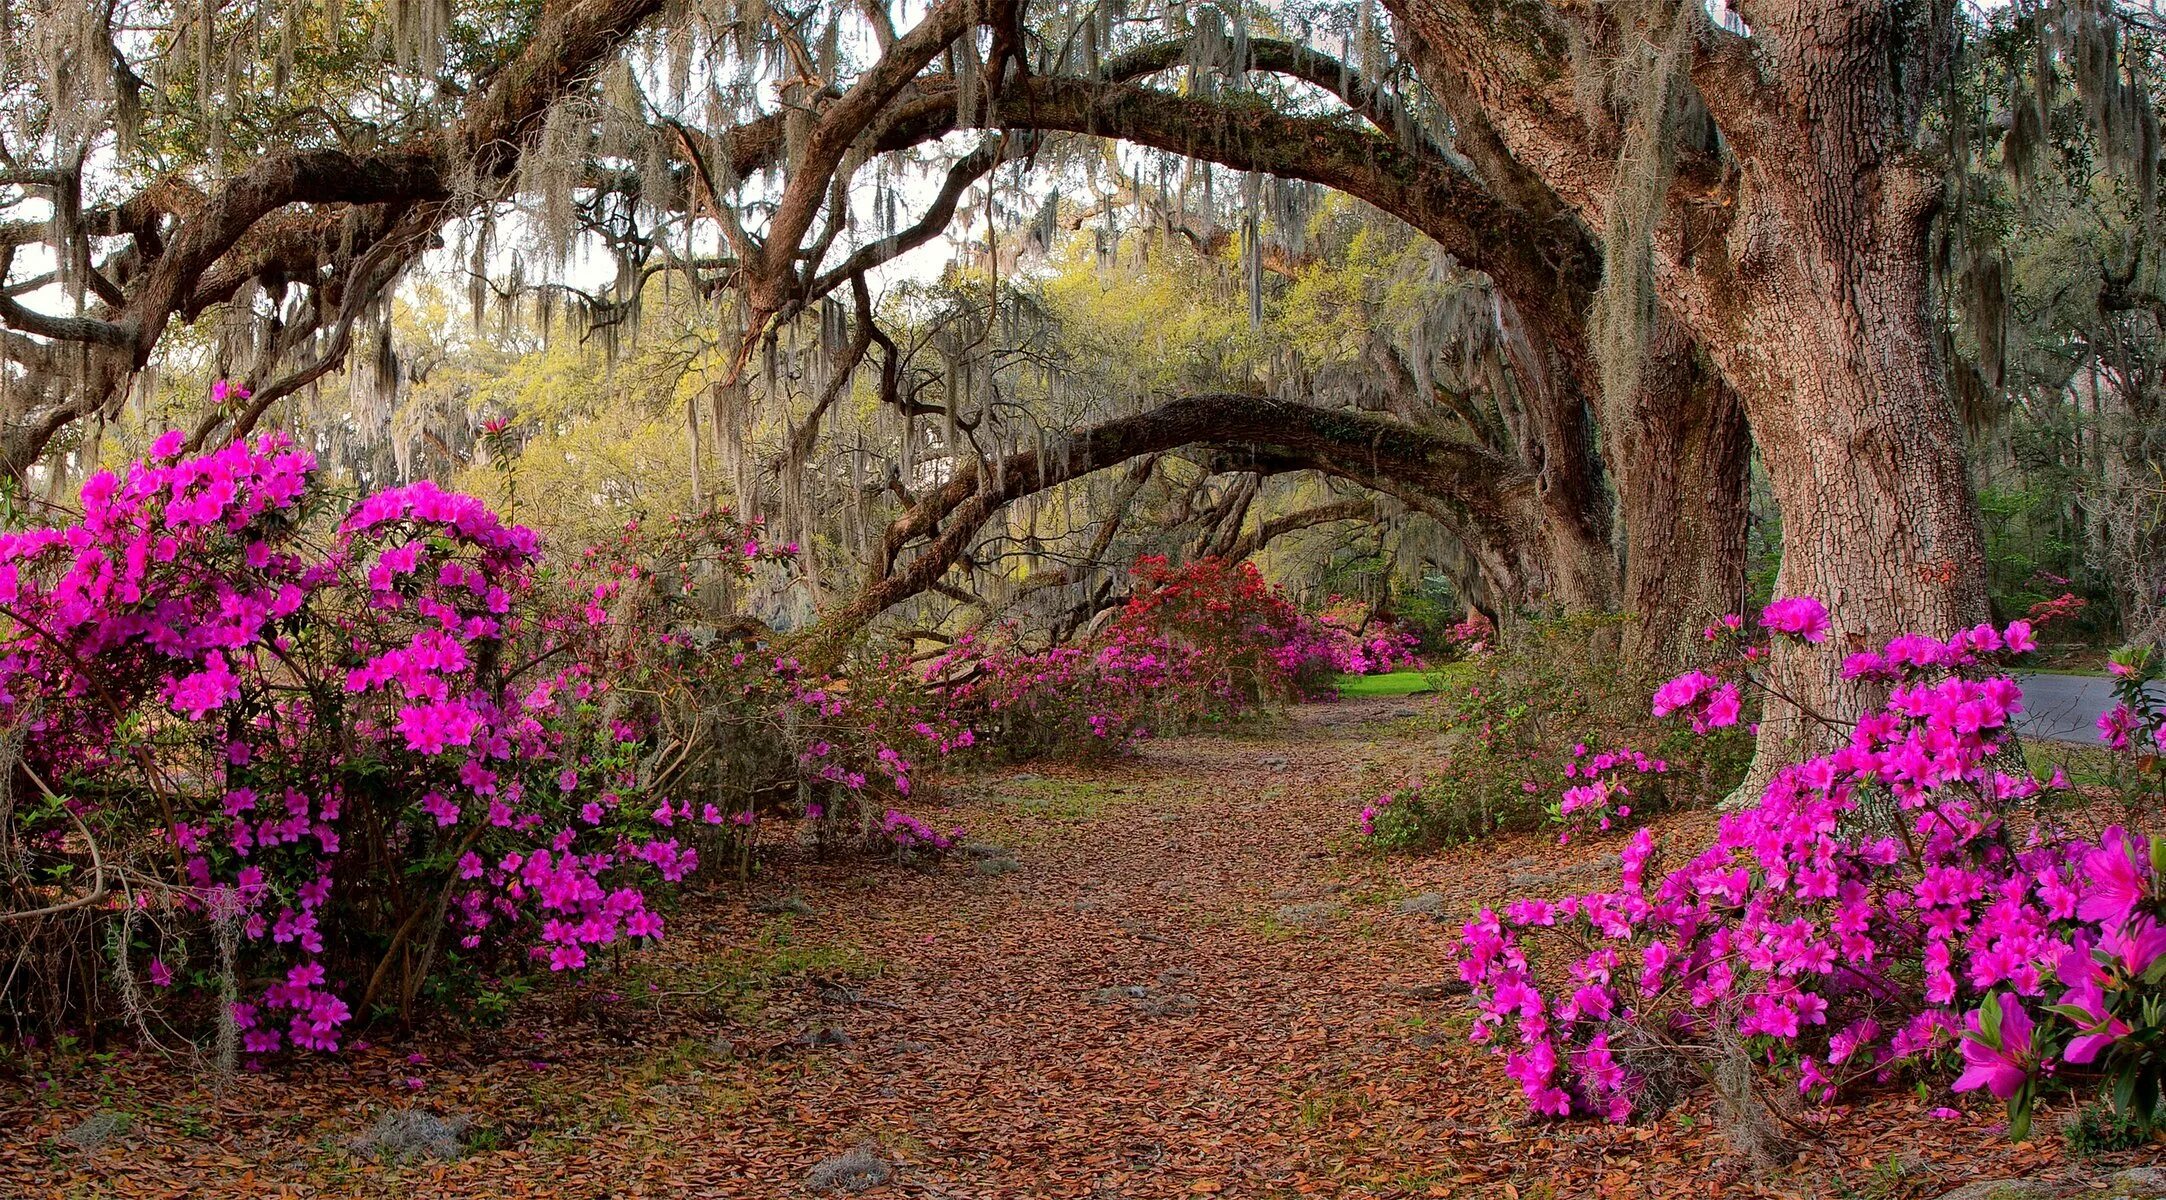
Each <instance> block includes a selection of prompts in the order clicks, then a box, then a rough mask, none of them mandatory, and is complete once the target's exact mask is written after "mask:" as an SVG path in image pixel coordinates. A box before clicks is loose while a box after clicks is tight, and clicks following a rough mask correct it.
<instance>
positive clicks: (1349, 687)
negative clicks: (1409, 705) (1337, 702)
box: [1338, 671, 1430, 698]
mask: <svg viewBox="0 0 2166 1200" xmlns="http://www.w3.org/2000/svg"><path fill="white" fill-rule="evenodd" d="M1338 687H1339V695H1340V696H1341V697H1342V698H1352V697H1355V696H1411V695H1413V694H1414V693H1416V692H1426V691H1428V690H1430V689H1429V673H1428V672H1427V671H1393V672H1392V673H1391V674H1389V675H1341V676H1339V680H1338Z"/></svg>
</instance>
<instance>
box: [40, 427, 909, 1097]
mask: <svg viewBox="0 0 2166 1200" xmlns="http://www.w3.org/2000/svg"><path fill="white" fill-rule="evenodd" d="M179 449H180V436H179V435H178V434H169V435H167V436H166V437H165V438H162V439H160V440H159V442H158V444H157V445H156V447H154V449H153V452H152V456H151V457H150V459H148V460H147V461H144V462H140V463H137V464H135V465H133V466H132V467H130V468H129V469H128V470H126V471H125V472H122V473H120V474H118V475H114V474H110V473H101V474H99V475H96V476H94V477H92V478H91V479H90V480H89V481H87V482H86V483H85V485H84V487H83V490H82V499H81V504H82V516H81V518H80V519H79V520H76V521H73V522H70V523H67V524H64V525H58V526H54V527H50V528H44V529H33V530H28V531H23V532H11V533H6V534H0V730H5V731H7V732H8V734H9V735H10V738H9V740H8V741H7V742H5V743H4V744H5V745H6V746H7V747H8V748H9V749H11V750H13V752H14V758H13V760H11V761H9V762H7V763H6V764H5V765H6V769H7V771H8V772H9V773H10V775H11V776H14V777H15V779H14V780H12V781H11V782H14V783H15V792H16V794H17V795H18V796H21V795H23V793H24V792H25V791H26V790H28V789H25V788H24V787H23V786H22V783H21V781H22V780H29V781H31V783H32V785H33V787H34V788H35V789H37V790H38V791H39V792H40V794H41V797H42V798H40V799H38V800H36V801H34V802H30V803H18V804H17V805H16V806H15V809H14V812H13V814H12V820H11V821H10V822H9V823H8V824H7V825H6V826H5V827H4V829H0V835H4V836H5V837H6V838H7V839H8V844H7V845H6V846H5V847H4V850H5V855H6V861H7V863H8V864H9V866H10V875H9V878H8V881H7V882H8V885H9V886H10V888H11V890H12V891H13V893H14V896H13V905H12V907H13V908H14V909H15V911H16V912H17V913H18V914H22V915H30V910H39V909H42V910H46V911H44V913H43V915H42V919H39V920H37V921H36V922H35V924H23V923H18V924H15V925H13V926H12V929H13V930H14V931H17V932H20V933H22V934H23V935H24V936H25V937H26V943H25V945H24V947H23V956H24V959H25V960H26V961H29V962H30V963H31V964H32V968H31V970H29V971H24V972H17V973H16V974H15V975H14V976H12V983H11V984H10V986H9V990H8V991H7V993H6V994H5V995H4V996H0V1001H4V1002H5V1003H6V1005H7V1006H8V1008H9V1010H10V1012H11V1013H12V1015H13V1016H14V1017H15V1019H16V1020H17V1022H18V1025H20V1024H21V1023H22V1022H23V1021H24V1020H25V1019H26V1018H27V1019H36V1020H42V1021H43V1022H44V1023H45V1024H46V1025H48V1026H49V1027H51V1028H54V1029H56V1030H57V1029H58V1028H61V1027H63V1026H64V1025H65V1024H68V1023H72V1022H74V1021H77V1020H95V1019H96V1018H97V1017H98V1016H99V1015H100V1013H101V1011H102V1010H103V1008H104V1005H105V1004H107V1003H110V1000H109V999H101V997H110V996H117V997H118V999H119V1001H120V1004H121V1007H123V1008H124V1009H125V1010H126V1011H127V1012H128V1014H129V1015H130V1016H131V1017H133V1018H134V1019H135V1020H136V1021H137V1022H138V1024H139V1025H141V1026H142V1027H143V1029H144V1030H145V1032H146V1033H148V1031H149V1025H148V1022H149V1020H150V1018H151V1017H152V1016H153V1015H158V1016H160V1017H161V1019H163V1017H165V1016H172V1017H174V1018H175V1019H180V1018H181V1017H182V1015H183V1014H184V1013H186V1012H192V1011H200V1009H201V1008H202V1007H205V1006H206V1005H204V1004H198V1005H197V1007H196V1008H190V1007H189V1006H188V1004H187V1003H185V1002H182V1003H172V1002H163V1003H162V1002H160V1001H157V1000H154V999H153V997H160V996H168V995H170V996H176V997H186V998H189V999H194V998H198V997H200V998H201V999H202V1000H203V1001H206V1002H207V1007H208V1009H209V1011H210V1015H211V1017H212V1019H213V1020H215V1022H216V1023H217V1025H218V1026H219V1031H220V1037H219V1041H220V1049H221V1052H222V1056H230V1055H232V1054H233V1053H235V1052H242V1051H245V1052H247V1053H250V1054H263V1053H270V1052H274V1051H278V1050H281V1049H285V1048H288V1047H293V1048H300V1049H310V1050H333V1049H336V1048H337V1047H338V1045H339V1044H340V1042H341V1040H342V1039H343V1038H344V1037H346V1036H347V1034H348V1031H349V1030H350V1029H351V1028H352V1027H353V1025H354V1023H355V1021H356V1019H357V1018H360V1019H367V1018H369V1017H371V1016H373V1015H375V1014H377V1013H379V1012H396V1013H397V1014H399V1015H401V1016H402V1017H411V1016H412V1015H413V1013H414V1010H415V1008H416V1005H417V1002H418V1001H420V1000H421V999H422V998H423V996H424V988H425V987H436V986H466V985H470V984H471V983H472V982H473V981H474V980H475V979H477V978H479V977H480V976H481V974H482V973H484V972H491V973H494V972H502V971H512V972H517V971H521V970H528V969H541V968H543V967H546V968H547V969H548V970H552V971H563V970H575V969H578V968H580V967H582V966H584V965H587V964H588V963H589V962H590V960H591V957H592V955H593V954H594V953H595V952H596V951H600V950H614V949H615V948H617V947H621V946H625V945H635V944H638V943H640V942H643V941H648V940H652V939H655V938H659V937H660V936H661V935H662V933H663V931H664V927H665V922H664V918H663V916H662V914H661V912H660V911H658V904H659V902H660V901H659V897H660V895H661V894H663V893H666V891H667V890H668V889H669V888H670V887H671V886H672V885H675V884H678V883H680V882H682V881H683V880H684V879H686V878H687V876H688V875H689V874H690V873H691V872H692V871H694V870H695V869H696V868H697V866H698V865H699V862H700V851H701V848H702V847H703V846H704V847H706V848H708V849H709V850H710V851H711V850H712V849H713V848H715V847H716V846H718V845H728V844H730V843H731V842H733V841H734V842H736V843H737V844H740V845H742V844H744V843H745V842H746V841H747V840H748V839H749V834H750V830H749V826H751V825H752V823H753V822H754V821H755V820H756V818H757V816H758V814H759V812H760V811H761V807H762V806H761V801H762V798H763V797H770V796H779V797H780V798H781V801H780V802H781V803H782V804H794V805H795V806H796V807H797V809H798V810H799V811H804V810H808V809H809V810H811V811H812V812H813V813H814V814H815V815H819V813H820V812H821V811H822V810H823V808H824V809H825V810H827V811H833V812H837V813H841V814H844V815H846V817H847V819H849V820H851V821H854V822H857V823H859V824H861V825H863V827H864V830H863V831H864V833H865V834H867V835H868V837H869V836H871V835H873V834H875V833H876V832H877V831H878V822H877V818H875V817H871V816H869V815H867V813H866V811H865V810H867V809H868V808H869V807H870V806H868V805H867V804H865V803H862V802H861V801H860V800H859V797H860V796H865V795H872V796H885V797H896V796H901V795H905V794H907V793H908V792H909V790H910V777H911V772H912V762H911V759H910V757H909V754H911V753H914V752H915V751H911V750H905V749H899V748H898V746H907V745H909V744H910V742H909V740H908V739H909V738H910V737H914V736H916V735H915V734H909V733H903V734H894V729H895V727H900V728H901V729H903V730H906V731H907V729H908V726H909V725H910V724H911V722H910V721H909V720H908V717H909V716H910V714H908V713H906V712H901V711H897V712H893V713H888V712H880V713H879V714H878V716H877V717H874V716H868V712H870V711H872V710H873V709H874V708H875V706H877V705H881V704H884V703H885V702H884V700H882V701H876V702H875V705H864V704H860V703H858V702H856V701H855V700H853V699H852V698H851V697H849V696H848V695H847V694H846V693H847V687H846V685H836V684H834V683H833V682H832V681H814V680H806V679H803V678H801V677H800V676H799V673H798V672H797V671H796V670H795V668H794V665H793V664H791V663H790V662H788V661H787V660H786V659H784V660H777V659H775V658H774V657H773V656H772V655H771V654H770V653H768V652H766V651H764V650H762V649H761V648H760V647H759V645H758V644H757V642H756V640H754V639H752V638H751V637H750V636H748V635H746V634H745V633H744V631H743V630H742V629H731V628H726V627H725V626H723V625H721V624H718V623H715V622H712V621H706V620H704V619H703V613H702V611H701V610H700V609H699V608H698V606H696V605H694V604H691V603H690V601H691V600H692V599H693V598H695V596H696V595H697V594H698V593H700V592H701V591H702V590H708V591H712V590H714V589H715V588H717V587H719V588H721V589H722V590H724V591H727V590H728V589H729V588H731V587H734V586H738V585H741V584H742V582H743V581H744V579H745V578H746V577H748V576H749V575H750V574H751V572H752V571H753V570H754V569H755V568H756V567H757V566H758V565H759V564H762V563H768V562H774V561H777V560H779V559H783V558H786V557H787V552H786V551H778V550H775V549H772V548H770V547H767V546H765V545H763V544H762V543H761V542H760V541H759V540H758V538H757V536H756V531H754V530H747V529H746V528H745V527H744V526H742V525H741V524H739V523H738V522H736V521H735V520H734V519H733V518H731V517H729V516H728V514H726V513H725V514H710V515H709V516H708V517H706V518H703V519H701V520H700V521H698V522H693V523H689V524H686V523H679V524H678V525H675V526H673V527H671V529H670V530H669V532H667V533H666V534H664V535H662V536H647V537H635V536H633V535H631V534H628V535H627V538H626V539H625V542H624V543H623V544H622V545H619V546H616V547H612V548H610V550H609V551H608V552H606V553H604V552H596V553H592V554H590V555H588V556H587V558H586V559H585V560H583V561H582V562H580V563H578V564H576V565H575V566H574V567H572V568H571V569H570V570H569V571H567V572H564V573H563V574H561V575H558V574H555V573H552V571H551V570H550V569H548V567H547V566H546V565H545V564H544V563H543V561H542V556H541V552H540V546H539V542H538V539H537V538H536V537H535V535H534V534H533V533H532V532H531V531H529V530H527V529H524V528H521V527H517V526H508V525H506V524H505V523H503V522H502V521H501V520H500V519H499V518H498V517H497V516H496V514H494V513H492V512H491V511H489V509H488V508H487V507H486V506H485V505H483V504H482V503H481V502H480V501H478V500H475V499H473V498H472V497H468V496H461V495H454V494H449V493H445V492H443V491H441V490H439V489H438V488H437V487H436V486H435V485H434V484H432V483H427V482H422V483H417V484H413V485H410V486H407V487H401V488H394V489H390V490H387V491H383V492H379V493H376V494H374V495H372V496H369V497H367V498H366V499H364V500H362V501H361V502H360V503H359V504H358V505H356V506H355V507H354V508H352V509H351V511H349V512H347V513H345V514H344V515H343V517H341V518H337V519H335V520H329V519H328V518H329V515H330V514H329V512H328V511H327V510H329V508H330V505H331V501H330V499H329V497H328V496H327V495H326V494H325V493H324V492H323V491H322V490H321V489H320V488H318V487H316V486H315V482H314V479H313V474H312V473H313V470H314V462H313V460H312V459H311V457H310V456H309V455H307V454H305V453H303V452H301V451H298V450H296V449H294V448H293V447H292V446H291V445H290V443H288V442H287V441H286V440H285V439H283V438H281V437H277V436H271V437H265V438H262V439H259V440H257V441H256V442H254V443H252V444H250V443H235V444H234V445H231V446H228V447H226V448H225V449H222V450H219V451H216V452H214V453H210V454H205V455H201V456H196V457H186V458H184V457H180V456H179V453H178V452H179ZM319 518H324V519H319ZM319 531H327V532H322V533H320V534H319ZM920 724H921V725H922V723H920ZM923 728H924V730H925V737H924V740H925V741H926V742H927V744H929V745H934V746H937V745H938V744H939V743H940V742H941V741H942V739H941V737H940V736H939V735H937V734H935V733H933V731H932V727H931V726H930V725H923ZM891 735H893V736H894V737H895V741H894V742H892V743H891V742H890V741H889V740H888V739H889V737H890V736H891ZM101 947H110V951H109V957H110V961H109V963H103V964H101V963H100V962H99V961H98V960H99V959H100V958H102V957H106V956H107V955H106V953H105V952H104V951H101V949H100V948H101ZM41 968H44V969H41ZM86 972H87V977H88V978H89V979H91V980H108V979H109V980H110V991H107V990H106V989H105V988H103V987H100V986H91V987H81V988H74V987H68V986H64V983H63V981H65V980H68V979H74V978H79V977H83V976H84V975H85V973H86ZM40 978H43V979H44V980H45V981H46V982H45V985H44V986H45V988H46V990H45V991H44V992H42V993H40V992H38V991H36V989H37V988H38V987H39V980H40ZM446 980H449V981H450V982H449V983H448V984H447V983H445V982H444V981H446ZM146 985H147V986H146Z"/></svg>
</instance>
